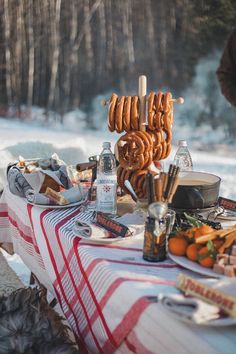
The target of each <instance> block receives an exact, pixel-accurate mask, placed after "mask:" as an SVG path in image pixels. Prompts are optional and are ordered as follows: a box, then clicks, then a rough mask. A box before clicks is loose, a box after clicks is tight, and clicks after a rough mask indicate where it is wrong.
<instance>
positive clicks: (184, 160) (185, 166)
mask: <svg viewBox="0 0 236 354" xmlns="http://www.w3.org/2000/svg"><path fill="white" fill-rule="evenodd" d="M174 164H175V165H176V166H178V167H179V168H180V171H182V172H183V171H192V170H193V162H192V158H191V155H190V152H189V150H188V147H187V142H186V141H185V140H179V142H178V149H177V152H176V154H175V157H174Z"/></svg>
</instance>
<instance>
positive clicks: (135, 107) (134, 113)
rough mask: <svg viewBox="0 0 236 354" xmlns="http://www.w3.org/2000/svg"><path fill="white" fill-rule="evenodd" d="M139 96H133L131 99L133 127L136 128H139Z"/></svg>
mask: <svg viewBox="0 0 236 354" xmlns="http://www.w3.org/2000/svg"><path fill="white" fill-rule="evenodd" d="M138 104H139V98H138V96H133V97H132V99H131V128H132V129H134V130H138V129H139V111H138V109H139V107H138Z"/></svg>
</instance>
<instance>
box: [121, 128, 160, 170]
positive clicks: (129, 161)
mask: <svg viewBox="0 0 236 354" xmlns="http://www.w3.org/2000/svg"><path fill="white" fill-rule="evenodd" d="M117 147H118V154H119V162H120V165H121V166H122V167H123V168H126V169H128V170H141V169H143V168H144V167H148V165H149V164H150V163H151V158H152V149H153V142H152V140H151V137H150V136H149V135H148V133H146V132H141V131H136V132H130V133H126V134H125V135H123V136H122V137H120V139H119V140H118V142H117ZM150 155H151V157H150Z"/></svg>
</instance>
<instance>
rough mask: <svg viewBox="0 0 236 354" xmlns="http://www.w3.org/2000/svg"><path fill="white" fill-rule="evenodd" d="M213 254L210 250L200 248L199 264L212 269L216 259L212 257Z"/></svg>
mask: <svg viewBox="0 0 236 354" xmlns="http://www.w3.org/2000/svg"><path fill="white" fill-rule="evenodd" d="M211 254H212V253H211V252H210V251H209V249H208V248H207V247H206V246H205V247H202V248H200V250H199V251H198V256H197V257H198V263H199V264H201V266H203V267H206V268H212V267H213V265H214V263H215V259H214V258H213V257H212V255H211Z"/></svg>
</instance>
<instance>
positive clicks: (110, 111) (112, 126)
mask: <svg viewBox="0 0 236 354" xmlns="http://www.w3.org/2000/svg"><path fill="white" fill-rule="evenodd" d="M117 99H118V96H117V95H116V94H115V93H113V94H112V95H111V98H110V103H109V109H108V128H109V130H110V131H111V132H114V130H115V110H116V102H117Z"/></svg>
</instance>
